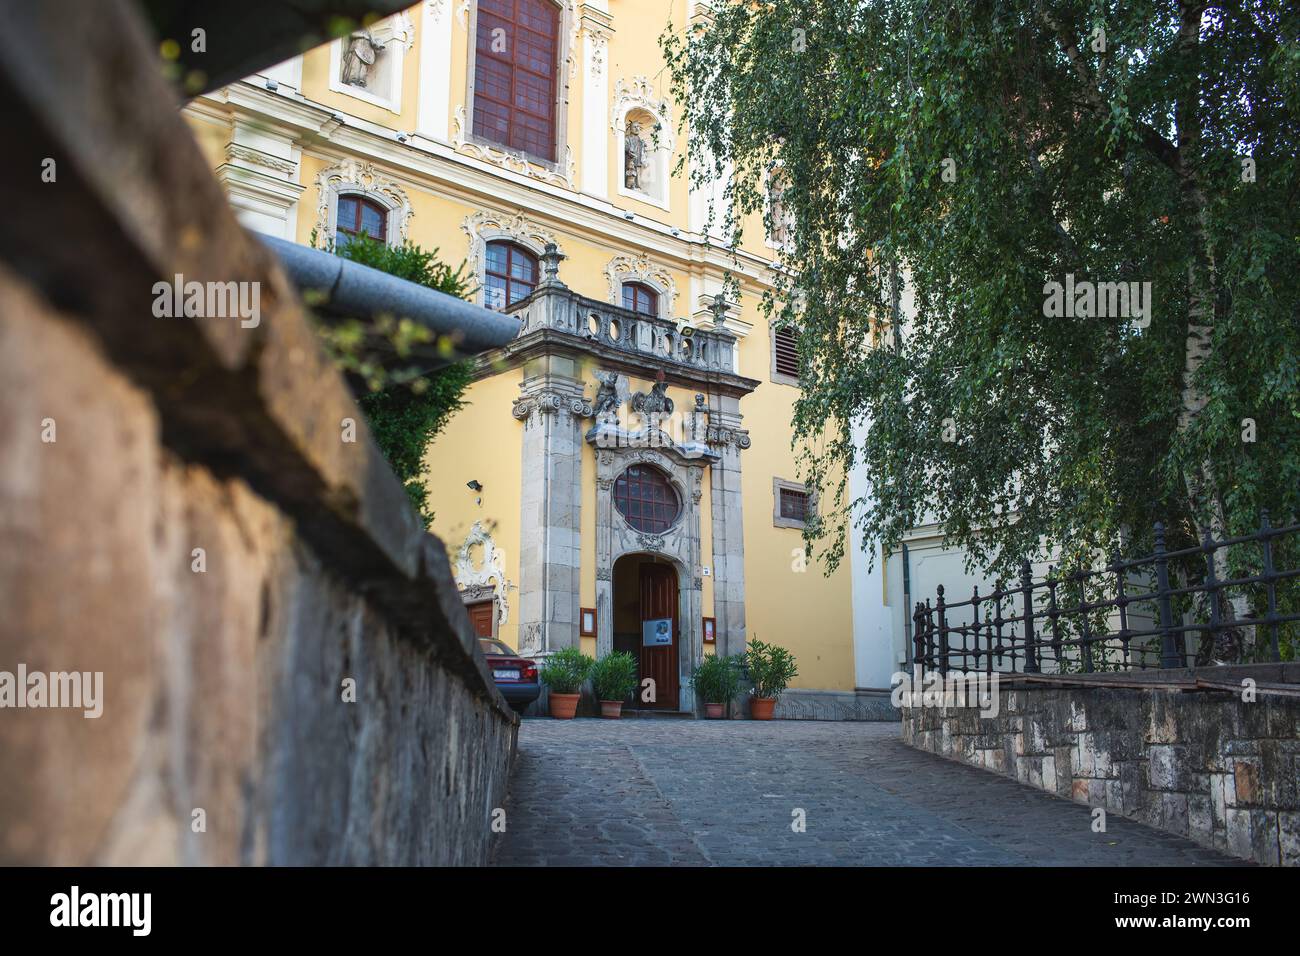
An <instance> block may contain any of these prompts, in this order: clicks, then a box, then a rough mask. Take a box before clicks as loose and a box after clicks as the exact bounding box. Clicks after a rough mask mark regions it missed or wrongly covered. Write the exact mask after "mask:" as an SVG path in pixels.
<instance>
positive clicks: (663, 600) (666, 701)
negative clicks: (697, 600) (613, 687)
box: [635, 562, 681, 710]
mask: <svg viewBox="0 0 1300 956" xmlns="http://www.w3.org/2000/svg"><path fill="white" fill-rule="evenodd" d="M640 582H641V620H642V622H645V621H655V620H663V619H665V618H669V619H671V620H672V628H671V631H672V643H671V644H665V645H661V646H658V647H647V646H646V645H645V643H644V641H641V642H640V654H639V659H640V665H641V675H640V676H641V680H642V681H644V680H645V679H646V678H647V677H649V678H650V679H652V680H653V681H654V682H655V700H654V702H650V701H644V700H642V699H641V695H642V693H643V690H644V688H643V687H639V688H638V689H637V693H636V697H635V701H636V706H638V707H641V708H645V709H655V710H677V708H678V702H679V699H680V695H681V684H680V678H679V670H678V645H679V644H680V642H681V629H680V627H679V622H678V620H677V617H678V615H677V603H678V602H677V572H676V571H675V570H674V569H673V568H672V566H671V565H667V564H650V563H649V562H647V563H644V564H642V565H641V567H640Z"/></svg>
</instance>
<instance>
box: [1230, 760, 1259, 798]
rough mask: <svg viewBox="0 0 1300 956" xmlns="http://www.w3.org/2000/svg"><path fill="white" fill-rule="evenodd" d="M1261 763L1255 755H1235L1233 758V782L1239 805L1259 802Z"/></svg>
mask: <svg viewBox="0 0 1300 956" xmlns="http://www.w3.org/2000/svg"><path fill="white" fill-rule="evenodd" d="M1259 770H1260V764H1259V761H1258V760H1256V759H1255V758H1253V757H1234V758H1233V760H1232V782H1233V790H1234V792H1235V794H1236V800H1235V801H1234V802H1235V803H1236V805H1237V806H1247V805H1249V804H1253V803H1258V802H1259V798H1260V796H1261V793H1260V774H1259Z"/></svg>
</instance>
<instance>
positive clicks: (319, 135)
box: [184, 80, 772, 288]
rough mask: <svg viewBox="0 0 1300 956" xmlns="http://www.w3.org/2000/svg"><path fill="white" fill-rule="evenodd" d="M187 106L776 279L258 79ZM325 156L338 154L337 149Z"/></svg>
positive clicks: (757, 278)
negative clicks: (397, 136) (404, 138)
mask: <svg viewBox="0 0 1300 956" xmlns="http://www.w3.org/2000/svg"><path fill="white" fill-rule="evenodd" d="M184 112H186V113H191V114H193V115H194V116H195V117H198V118H202V119H204V120H206V121H209V122H219V123H224V122H228V121H229V120H231V119H232V118H233V119H239V118H244V119H248V120H250V121H252V122H256V123H269V124H273V125H274V126H275V127H276V128H277V130H281V129H282V130H284V131H285V132H287V133H292V134H294V135H295V136H296V137H298V138H299V139H300V140H301V141H302V142H303V144H304V152H305V153H307V154H308V155H312V156H315V157H318V158H319V157H321V155H322V151H321V149H320V146H321V144H323V143H326V142H328V143H330V146H329V147H328V149H329V151H330V152H331V153H332V152H334V151H335V150H346V151H348V152H352V153H355V154H358V155H359V156H360V157H363V158H365V159H366V160H369V161H375V162H380V163H383V164H384V165H386V166H390V167H393V168H401V169H402V170H403V172H404V173H405V174H406V175H408V176H410V177H413V178H418V179H419V180H420V181H421V183H422V185H423V186H424V188H427V189H429V190H430V191H431V193H432V194H433V195H436V196H449V197H451V198H454V199H455V200H456V201H458V202H463V203H468V204H470V205H479V204H482V203H486V202H494V204H496V203H500V204H506V205H514V206H525V205H527V206H528V207H529V208H530V209H532V210H533V211H534V214H536V215H539V216H544V217H546V218H547V219H549V220H551V221H554V222H566V223H571V224H572V225H573V226H574V227H576V228H578V229H582V230H585V231H589V232H591V233H593V234H595V235H600V236H602V237H604V238H605V239H606V240H607V241H609V242H611V243H616V244H619V245H623V246H630V247H632V248H643V249H650V250H651V251H652V252H653V254H655V255H657V256H660V257H664V256H666V257H668V258H670V259H671V260H673V261H674V262H675V263H676V266H675V267H677V268H682V269H687V268H691V267H692V266H695V267H698V266H703V267H704V268H705V269H707V270H709V271H710V273H712V272H717V273H723V272H727V271H731V272H735V273H736V274H737V275H738V277H740V278H741V279H742V281H744V282H746V283H751V282H752V283H755V284H756V285H758V286H759V287H760V288H766V287H768V286H770V284H771V280H770V279H769V278H768V275H769V273H770V272H771V271H772V270H771V268H770V266H769V263H768V260H767V258H766V257H765V256H762V255H758V254H756V253H754V252H750V251H747V250H746V249H743V248H742V249H738V250H735V251H734V255H735V256H738V257H739V259H740V265H739V269H737V267H736V264H735V262H733V259H732V256H733V252H732V251H730V250H728V249H726V248H725V247H723V246H722V245H719V244H718V243H716V242H713V243H706V242H705V237H704V235H703V234H702V233H695V232H690V231H688V230H685V229H682V230H679V232H678V234H676V235H673V234H670V227H669V226H668V225H667V224H657V223H655V222H653V221H651V220H648V219H642V218H640V217H638V218H637V219H636V220H635V221H629V220H626V219H625V218H624V216H623V213H622V210H621V209H620V208H618V207H616V206H614V205H613V204H612V203H610V202H608V201H607V200H601V199H598V198H595V197H591V196H587V195H586V194H583V193H579V192H575V191H568V190H566V189H564V188H563V187H559V186H555V185H552V184H541V183H539V182H538V181H536V180H531V181H530V180H528V179H526V178H515V175H514V174H509V175H502V174H501V173H500V172H498V171H497V169H498V168H497V167H485V166H482V165H480V164H479V161H478V160H475V159H474V158H472V157H469V156H466V155H465V154H463V153H459V152H457V151H455V150H454V149H452V148H451V147H450V146H449V145H447V144H443V143H438V142H435V141H433V140H429V139H426V138H424V137H415V138H414V139H412V140H408V141H407V142H406V143H398V142H397V141H396V140H394V139H393V136H392V133H391V131H390V130H389V129H388V128H387V127H382V126H380V125H379V124H377V123H374V122H371V121H369V120H366V119H362V118H361V117H358V116H353V115H351V114H347V113H342V112H339V111H337V109H331V108H329V107H326V106H324V105H322V104H321V103H318V102H315V101H313V100H309V99H306V98H305V97H302V96H300V95H298V96H287V95H285V94H283V93H274V92H270V91H268V90H266V89H264V88H263V87H262V86H260V85H258V84H256V83H252V82H249V81H247V80H239V81H237V82H235V83H232V84H231V85H230V86H225V87H222V88H220V89H218V90H214V91H213V92H211V93H206V94H203V95H202V96H200V97H198V98H196V99H194V100H192V101H190V102H189V103H188V104H187V105H186V106H185V107H184ZM325 158H326V161H331V159H332V157H331V156H329V155H326V157H325Z"/></svg>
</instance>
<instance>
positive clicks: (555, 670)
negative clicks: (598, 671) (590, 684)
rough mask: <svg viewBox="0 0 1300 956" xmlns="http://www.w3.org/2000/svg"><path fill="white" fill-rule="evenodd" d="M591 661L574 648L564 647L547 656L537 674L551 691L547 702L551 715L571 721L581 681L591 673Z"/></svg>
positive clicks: (576, 704)
mask: <svg viewBox="0 0 1300 956" xmlns="http://www.w3.org/2000/svg"><path fill="white" fill-rule="evenodd" d="M594 663H595V661H593V660H592V659H591V658H590V657H588V656H587V655H586V654H584V653H582V651H581V650H580V649H579V648H576V647H566V648H564V649H562V650H558V651H556V652H555V653H554V654H552V655H550V656H549V657H548V658H546V663H544V664H543V665H542V672H541V674H540V677H541V681H542V683H543V684H545V685H546V686H547V687H549V688H550V690H551V693H550V696H549V698H548V703H549V706H550V709H551V716H552V717H554V718H556V719H557V720H570V719H572V718H573V716H574V715H575V714H576V713H577V712H578V697H579V695H580V694H581V693H582V682H583V681H585V680H586V679H587V675H588V674H590V673H591V667H592V665H593V664H594Z"/></svg>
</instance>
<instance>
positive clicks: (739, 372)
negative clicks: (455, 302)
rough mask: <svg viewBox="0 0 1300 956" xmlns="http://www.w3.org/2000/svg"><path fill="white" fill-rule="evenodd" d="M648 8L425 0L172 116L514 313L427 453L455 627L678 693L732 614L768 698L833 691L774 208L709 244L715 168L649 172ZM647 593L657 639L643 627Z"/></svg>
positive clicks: (827, 587)
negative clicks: (590, 662) (624, 660)
mask: <svg viewBox="0 0 1300 956" xmlns="http://www.w3.org/2000/svg"><path fill="white" fill-rule="evenodd" d="M666 14H670V17H671V24H672V25H673V28H674V29H676V30H678V31H685V30H687V29H689V28H690V25H691V24H692V23H693V22H698V21H699V20H700V19H701V18H706V17H707V16H708V8H707V4H703V3H699V2H696V0H674V2H672V3H665V4H645V3H640V2H633V0H593V2H590V3H578V2H575V0H425V2H422V3H420V4H418V5H416V6H412V7H410V8H408V9H406V10H404V11H402V12H400V13H398V14H396V15H394V16H391V17H388V18H386V19H384V20H380V21H378V22H376V23H371V24H365V25H354V28H353V29H350V30H349V31H347V32H345V33H343V35H341V36H339V37H338V38H336V39H334V40H332V41H330V42H327V43H325V44H324V45H322V46H318V47H315V48H313V49H311V50H308V51H307V52H305V53H304V54H302V55H301V56H299V57H296V58H294V59H293V60H290V61H288V62H286V63H284V64H281V65H279V66H277V67H275V68H273V69H271V70H268V71H266V72H265V73H262V74H258V75H254V76H251V77H248V78H246V79H244V80H242V81H240V82H238V83H234V84H232V85H230V86H227V87H224V88H222V89H219V90H217V91H214V92H213V93H211V94H207V95H204V96H201V97H198V98H196V99H195V100H193V101H191V102H190V103H189V104H188V105H187V106H186V108H185V109H186V115H187V117H188V118H189V120H190V121H191V123H192V126H193V127H194V129H195V131H196V134H197V135H198V137H199V140H200V142H201V143H202V145H203V147H204V149H205V152H206V154H207V155H208V156H209V157H210V158H211V161H212V163H213V166H214V168H215V169H216V170H217V173H218V175H219V177H220V178H221V180H222V181H223V183H224V184H225V186H226V188H227V190H228V192H229V194H230V199H231V202H232V204H233V205H234V207H235V208H236V210H237V212H238V213H239V215H240V218H241V220H242V221H243V222H244V223H245V224H246V225H247V226H248V227H249V228H252V229H255V230H258V231H261V232H264V233H268V234H271V235H276V236H280V237H282V238H287V239H291V240H294V241H297V242H300V243H307V242H309V241H310V238H311V236H312V235H313V233H314V234H315V235H316V236H317V239H318V241H321V240H328V239H329V238H335V239H340V238H342V237H344V236H345V235H354V234H358V233H366V234H368V235H370V236H372V237H374V238H376V239H378V240H380V241H384V242H389V243H400V242H402V241H404V240H408V239H409V240H411V241H413V242H415V243H418V244H419V245H420V246H422V247H424V248H426V249H433V248H436V249H437V250H438V255H439V258H440V259H442V260H443V261H444V262H447V263H449V264H452V265H453V266H454V265H455V264H456V263H458V262H460V261H461V260H464V261H465V262H466V265H467V270H468V271H469V273H470V274H471V275H472V276H473V278H474V280H475V282H476V284H477V286H478V293H477V295H478V301H479V302H480V304H483V305H485V306H487V307H488V308H493V309H496V310H498V311H502V312H504V313H506V314H508V315H511V316H514V317H516V318H517V319H518V321H519V324H520V333H519V336H518V338H517V339H516V340H515V341H514V342H512V343H511V344H510V345H509V346H507V347H505V348H502V349H500V350H497V351H496V352H494V353H491V354H487V355H484V356H482V357H481V358H480V361H479V368H478V372H477V375H476V379H475V381H474V383H473V384H472V385H471V386H470V388H469V390H468V391H467V393H466V396H465V399H466V402H467V404H466V406H465V407H464V408H463V409H462V410H460V411H459V412H458V413H457V414H456V415H455V416H454V417H453V418H452V420H451V422H450V423H449V424H448V426H447V428H446V429H445V431H444V432H443V433H442V434H441V435H440V436H439V437H438V438H437V440H436V441H435V442H434V443H433V444H432V445H431V447H430V448H429V449H428V452H427V459H426V461H427V467H428V479H427V480H428V484H429V488H430V492H431V495H430V501H431V503H432V506H433V508H434V509H435V511H436V517H435V520H434V523H433V526H432V527H431V529H430V530H432V531H433V532H434V533H435V534H437V535H438V536H439V537H440V538H441V539H442V540H443V541H444V542H445V543H446V545H447V548H448V551H449V553H450V557H451V559H452V564H453V568H454V570H455V572H456V575H457V580H458V583H459V585H460V586H461V589H462V593H463V595H464V598H465V601H466V605H467V608H468V609H469V611H470V614H471V619H472V620H474V621H475V623H476V626H478V627H479V628H480V631H481V633H484V634H491V635H492V636H494V637H496V638H497V639H498V640H500V641H501V642H503V643H505V644H507V645H509V646H510V647H512V648H516V649H517V650H519V652H520V653H523V654H526V655H530V656H544V655H546V654H548V653H551V652H553V651H555V650H558V649H559V648H561V647H565V646H570V645H578V646H580V647H582V648H583V649H584V650H585V651H586V652H587V653H589V654H592V655H602V654H604V653H608V652H609V651H610V650H615V649H628V650H631V651H633V652H634V653H637V654H638V655H639V658H640V660H641V662H642V668H643V675H642V676H651V677H653V678H654V679H655V681H656V683H657V685H658V686H659V688H660V695H659V697H660V699H659V700H658V701H657V706H659V707H660V708H662V709H665V710H670V711H678V712H690V713H695V712H698V711H699V705H700V703H701V702H699V701H696V700H695V699H694V697H693V695H692V693H691V689H690V685H689V677H690V674H691V672H692V670H693V669H694V667H695V665H696V664H697V663H698V662H699V661H700V660H701V659H702V657H703V656H704V655H707V654H712V653H738V652H740V651H742V650H743V649H744V647H745V646H746V643H747V641H749V640H752V639H759V640H762V641H765V642H769V643H775V644H779V645H781V646H784V647H786V648H788V649H789V650H790V651H791V652H792V653H793V654H794V655H795V657H796V659H797V662H798V668H799V676H798V677H797V678H796V679H795V681H794V682H793V684H792V689H791V691H790V692H789V693H788V694H787V696H786V699H785V700H784V701H783V703H782V706H781V708H779V709H778V712H777V714H778V716H781V715H782V714H783V713H784V714H785V715H786V716H792V717H796V716H832V717H852V716H856V715H858V713H859V711H860V700H861V697H862V695H860V694H859V695H855V693H854V690H855V688H854V683H855V681H854V674H855V662H854V641H853V609H852V601H853V596H852V588H851V583H850V580H849V568H848V563H847V562H846V563H845V565H844V566H842V567H841V568H840V569H839V570H838V571H836V572H835V573H834V574H832V575H830V576H826V575H825V574H824V571H823V568H822V567H821V566H820V565H819V564H817V563H815V562H812V561H809V560H807V559H806V558H805V556H804V545H803V541H802V536H801V530H802V527H803V523H804V521H805V520H806V518H807V517H808V515H809V514H810V513H811V509H814V508H815V507H816V504H817V503H816V501H815V499H814V497H813V496H812V495H810V494H809V491H808V489H807V488H805V487H804V486H803V485H802V484H801V483H800V481H799V470H798V467H797V464H796V453H795V451H794V450H793V449H792V447H791V424H790V423H791V414H792V407H793V403H794V401H795V398H796V397H797V394H798V379H797V374H798V369H797V363H795V361H794V353H793V342H792V341H791V340H790V339H789V338H788V337H787V336H786V335H785V334H784V333H781V334H778V333H777V332H775V331H774V330H773V329H771V328H770V327H769V325H768V323H767V321H766V319H765V318H764V316H763V314H762V311H761V309H760V299H761V297H762V295H763V294H764V292H765V291H766V289H767V288H768V284H769V282H770V275H771V273H770V270H771V268H772V259H773V257H774V256H775V249H776V248H777V244H778V243H779V242H780V237H779V236H776V237H773V236H770V235H767V234H766V232H765V230H764V228H763V224H762V223H761V222H754V223H751V224H750V225H749V227H748V228H747V229H746V241H745V244H744V246H743V247H741V248H739V249H735V250H728V249H727V248H725V247H724V244H723V242H722V240H721V239H720V237H719V236H717V235H716V234H715V235H713V236H712V237H710V234H709V233H710V229H711V226H710V222H711V221H713V222H717V221H720V220H721V214H722V204H723V202H724V201H725V197H724V195H723V189H722V184H721V183H713V184H710V185H709V186H708V187H707V188H702V189H701V188H693V187H692V186H691V185H690V184H689V183H688V181H687V178H686V176H685V175H682V174H678V173H676V172H675V167H676V164H677V160H678V158H679V157H681V156H682V155H683V153H684V151H685V146H686V143H685V136H686V135H687V133H684V132H683V131H682V130H680V129H679V128H678V122H677V121H678V116H679V111H678V109H677V107H676V105H675V104H674V103H673V102H672V101H671V97H670V91H669V90H668V87H667V81H666V70H665V65H664V62H663V57H662V53H661V51H660V47H659V43H658V38H659V37H660V35H661V34H662V33H663V31H664V30H665V29H666V28H667V27H668V21H667V20H666V19H665V15H666ZM711 210H712V217H711V216H710V211H711ZM711 238H712V241H710V239H711ZM728 273H731V274H733V275H734V276H735V277H736V279H737V280H738V282H739V290H740V294H739V296H735V295H732V296H730V297H729V298H730V299H735V300H736V301H728V300H727V299H725V298H724V297H723V295H722V291H723V283H724V278H725V277H726V275H727V274H728ZM663 618H667V619H669V620H671V621H672V625H671V630H672V633H671V635H670V637H671V644H670V645H667V646H668V647H669V648H670V651H663V649H662V648H656V649H655V651H656V652H655V653H649V652H645V651H643V648H644V646H645V645H644V644H643V643H642V637H643V635H642V634H641V633H640V628H641V624H642V622H643V621H644V620H647V619H663Z"/></svg>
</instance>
